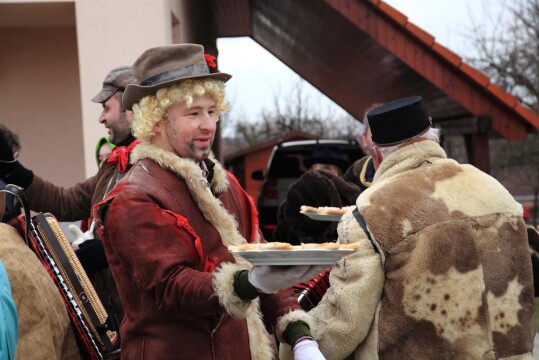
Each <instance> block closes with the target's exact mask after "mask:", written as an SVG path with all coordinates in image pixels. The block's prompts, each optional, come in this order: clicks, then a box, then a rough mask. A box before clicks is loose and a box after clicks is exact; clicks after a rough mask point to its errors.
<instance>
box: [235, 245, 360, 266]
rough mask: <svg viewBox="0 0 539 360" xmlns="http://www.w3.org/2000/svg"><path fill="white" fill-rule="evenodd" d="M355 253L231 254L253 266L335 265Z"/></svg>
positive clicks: (323, 251) (274, 252) (256, 251)
mask: <svg viewBox="0 0 539 360" xmlns="http://www.w3.org/2000/svg"><path fill="white" fill-rule="evenodd" d="M354 251H356V250H353V249H331V250H325V249H305V250H242V251H231V253H232V254H235V255H239V256H241V257H243V258H245V259H246V260H247V261H249V262H250V263H252V264H253V265H333V264H335V263H336V262H337V260H339V259H340V258H342V257H344V256H346V255H350V254H351V253H353V252H354Z"/></svg>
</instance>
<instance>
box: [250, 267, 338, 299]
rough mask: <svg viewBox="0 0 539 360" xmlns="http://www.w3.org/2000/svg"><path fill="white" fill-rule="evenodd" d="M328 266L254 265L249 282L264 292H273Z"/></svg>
mask: <svg viewBox="0 0 539 360" xmlns="http://www.w3.org/2000/svg"><path fill="white" fill-rule="evenodd" d="M327 268H328V266H327V265H296V266H267V265H259V266H254V267H253V268H252V269H251V270H250V271H249V276H248V278H249V282H250V283H251V284H252V285H253V286H254V287H255V288H256V289H257V290H258V291H260V292H262V293H264V294H275V293H276V292H278V291H279V290H281V289H284V288H288V287H290V286H292V285H295V284H297V283H300V282H302V281H305V280H310V279H312V278H314V277H315V276H316V275H318V274H320V273H321V272H322V271H324V270H326V269H327Z"/></svg>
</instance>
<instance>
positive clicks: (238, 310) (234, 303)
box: [213, 263, 251, 318]
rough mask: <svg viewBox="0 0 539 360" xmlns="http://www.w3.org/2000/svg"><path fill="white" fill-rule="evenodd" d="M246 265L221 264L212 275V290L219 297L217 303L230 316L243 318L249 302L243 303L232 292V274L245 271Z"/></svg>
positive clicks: (247, 267)
mask: <svg viewBox="0 0 539 360" xmlns="http://www.w3.org/2000/svg"><path fill="white" fill-rule="evenodd" d="M247 269H249V266H248V265H247V264H232V263H223V264H222V265H221V266H220V267H219V268H217V269H215V272H214V273H213V288H214V290H215V293H216V294H217V296H218V297H219V303H220V304H221V305H222V306H223V307H224V308H225V310H226V311H227V312H228V313H229V314H230V315H232V316H234V317H237V318H245V317H246V316H247V310H248V309H249V306H250V305H251V301H243V300H242V299H240V298H239V297H238V295H236V293H235V292H234V274H235V273H236V272H238V271H240V270H247Z"/></svg>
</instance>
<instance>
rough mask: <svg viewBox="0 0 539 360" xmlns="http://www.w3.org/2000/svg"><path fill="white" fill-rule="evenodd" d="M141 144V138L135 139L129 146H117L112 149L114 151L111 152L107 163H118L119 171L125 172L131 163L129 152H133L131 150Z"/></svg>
mask: <svg viewBox="0 0 539 360" xmlns="http://www.w3.org/2000/svg"><path fill="white" fill-rule="evenodd" d="M138 144H140V140H139V139H135V140H133V141H132V142H131V144H129V145H127V146H116V147H115V148H114V149H112V153H111V154H110V156H109V158H108V160H107V163H109V164H110V165H116V164H117V165H118V171H119V172H121V173H123V172H125V170H127V165H129V154H131V151H133V149H134V148H135V147H136V146H137V145H138Z"/></svg>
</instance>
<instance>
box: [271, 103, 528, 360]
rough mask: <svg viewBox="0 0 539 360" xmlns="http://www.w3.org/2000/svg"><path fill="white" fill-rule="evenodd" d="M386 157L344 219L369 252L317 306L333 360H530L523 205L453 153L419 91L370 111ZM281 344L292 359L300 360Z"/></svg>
mask: <svg viewBox="0 0 539 360" xmlns="http://www.w3.org/2000/svg"><path fill="white" fill-rule="evenodd" d="M368 118H369V121H370V125H371V130H372V140H373V142H374V143H375V148H374V151H373V158H374V161H375V162H376V163H377V164H379V166H378V168H377V171H376V175H375V177H374V181H373V184H372V186H371V187H370V188H369V189H367V190H365V191H364V192H362V193H361V195H360V196H359V197H358V199H357V202H356V205H357V209H358V210H359V211H357V212H355V211H354V212H353V211H351V212H348V213H346V214H345V215H344V216H343V218H342V219H341V222H340V224H339V229H338V231H339V238H338V241H339V242H340V243H351V242H359V243H360V245H361V246H360V250H359V251H357V252H356V253H354V254H352V255H349V256H347V257H345V258H343V259H341V260H340V261H338V262H337V264H335V265H334V267H333V269H332V271H331V274H330V282H331V287H330V288H329V289H328V291H327V293H326V294H325V296H324V297H323V298H322V300H321V302H320V303H319V305H318V306H317V307H316V308H314V309H313V310H311V311H310V312H309V313H310V314H311V315H312V316H313V317H314V318H315V319H316V321H315V323H314V324H312V327H311V330H312V331H313V334H314V337H315V338H317V339H318V343H319V345H320V349H321V351H322V353H323V354H324V355H325V356H326V358H327V359H339V360H340V359H532V355H531V351H532V349H533V340H534V334H535V323H534V289H533V278H532V270H531V261H530V255H529V252H528V244H527V233H526V224H525V223H524V220H523V218H522V215H523V211H522V206H521V205H520V204H519V203H517V202H516V201H515V200H514V199H513V197H512V196H511V194H509V192H508V191H507V190H506V189H505V188H504V187H503V186H502V185H501V184H500V183H498V182H497V181H496V180H495V179H493V178H492V177H490V176H489V175H487V174H485V173H483V172H481V171H479V170H478V169H476V168H475V167H473V166H471V165H462V164H458V163H457V162H456V161H454V160H451V159H448V158H447V157H446V154H445V152H444V150H443V149H442V148H441V147H440V145H439V144H438V132H437V131H436V130H437V129H433V128H431V119H430V117H429V116H428V115H427V113H426V110H425V107H424V105H423V102H422V99H421V97H419V96H414V97H409V98H405V99H399V100H395V101H393V102H390V103H387V104H384V105H382V106H380V107H377V108H375V109H373V110H371V111H370V112H369V113H368ZM287 350H288V349H282V352H283V354H282V357H283V358H285V359H286V358H291V356H290V354H289V353H287Z"/></svg>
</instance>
